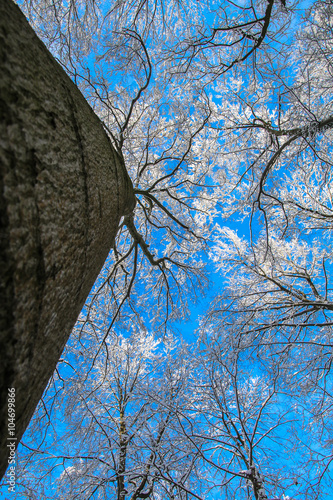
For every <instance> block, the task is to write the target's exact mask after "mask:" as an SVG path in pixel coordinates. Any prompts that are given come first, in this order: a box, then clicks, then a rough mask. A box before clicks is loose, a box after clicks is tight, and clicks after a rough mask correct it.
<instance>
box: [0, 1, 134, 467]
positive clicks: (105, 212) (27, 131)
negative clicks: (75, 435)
mask: <svg viewBox="0 0 333 500" xmlns="http://www.w3.org/2000/svg"><path fill="white" fill-rule="evenodd" d="M0 74H1V79H0V96H1V97H0V162H1V163H0V169H1V171H0V174H1V175H0V182H1V185H0V189H1V196H0V209H1V233H0V273H1V282H0V309H1V315H0V328H1V330H0V357H1V361H0V384H1V390H0V436H1V443H0V446H1V454H0V456H1V459H0V461H1V463H0V473H1V476H2V475H3V473H4V471H5V469H6V467H7V454H8V453H7V450H8V448H7V447H6V442H7V391H8V389H9V388H15V391H16V403H15V404H16V408H15V410H16V437H17V438H18V440H19V439H20V438H21V436H22V434H23V432H24V430H25V428H26V427H27V425H28V423H29V420H30V418H31V416H32V414H33V412H34V409H35V407H36V405H37V403H38V401H39V399H40V398H41V396H42V393H43V390H44V389H45V387H46V385H47V382H48V380H49V378H50V376H51V375H52V373H53V371H54V369H55V366H56V363H57V361H58V359H59V357H60V355H61V352H62V350H63V348H64V345H65V343H66V341H67V339H68V337H69V334H70V332H71V329H72V328H73V325H74V323H75V320H76V318H77V316H78V314H79V313H80V310H81V308H82V306H83V304H84V302H85V299H86V297H87V295H88V293H89V291H90V289H91V287H92V285H93V283H94V281H95V279H96V277H97V275H98V273H99V271H100V269H101V267H102V265H103V263H104V261H105V259H106V257H107V255H108V252H109V250H110V248H111V246H112V243H113V241H114V238H115V235H116V232H117V229H118V225H119V221H120V218H121V216H123V215H125V214H127V213H129V212H130V211H131V210H132V209H133V207H134V195H133V189H132V184H131V182H130V180H129V177H128V175H127V173H126V169H125V166H124V163H123V161H122V159H121V157H120V156H119V155H118V154H117V152H116V151H115V150H114V148H113V147H112V145H111V143H110V141H109V139H108V137H107V135H106V134H105V132H104V130H103V126H102V124H101V122H100V120H99V119H98V118H97V117H96V115H95V114H94V112H93V111H92V109H91V108H90V106H89V105H88V103H87V102H86V101H85V99H84V97H83V96H82V94H81V93H80V91H79V90H78V89H77V87H76V86H75V85H74V84H73V83H72V82H71V80H70V79H69V77H68V76H67V75H66V73H65V72H64V71H63V69H62V68H61V67H60V65H59V64H58V63H57V62H56V61H55V59H54V58H53V57H52V56H51V54H50V53H49V52H48V50H47V49H46V47H45V46H44V45H43V43H42V42H41V41H40V40H39V39H38V38H37V36H36V35H35V33H34V32H33V30H32V29H31V27H30V26H29V24H28V22H27V20H26V19H25V17H24V16H23V14H22V13H21V11H20V10H19V8H18V7H17V6H16V5H15V4H14V3H13V2H12V1H11V0H0Z"/></svg>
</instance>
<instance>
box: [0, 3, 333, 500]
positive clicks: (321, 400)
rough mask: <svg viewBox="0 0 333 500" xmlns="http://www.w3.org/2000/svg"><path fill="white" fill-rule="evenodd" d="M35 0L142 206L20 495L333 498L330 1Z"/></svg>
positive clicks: (63, 366) (31, 435) (50, 411)
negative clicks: (185, 329) (187, 327)
mask: <svg viewBox="0 0 333 500" xmlns="http://www.w3.org/2000/svg"><path fill="white" fill-rule="evenodd" d="M21 4H22V8H23V9H24V10H25V12H26V15H27V16H28V19H29V21H30V22H31V24H32V25H33V27H34V29H35V30H36V32H37V33H38V35H39V36H40V37H41V38H42V40H43V41H44V43H46V45H47V46H48V47H49V49H50V50H51V52H52V53H53V54H54V56H55V57H56V58H58V60H59V61H60V62H61V64H63V66H64V68H65V69H66V71H67V72H68V74H69V75H70V76H71V77H72V79H73V81H74V82H75V83H76V84H77V85H78V87H79V88H80V89H81V91H82V93H83V94H84V96H85V97H86V99H87V100H88V102H89V103H90V104H91V106H92V107H93V109H94V111H95V112H96V114H97V115H98V116H99V117H100V118H101V120H102V122H103V124H104V127H105V130H106V131H107V133H108V135H109V137H110V139H111V141H112V143H113V145H114V147H115V148H116V149H117V151H118V153H119V155H121V156H122V157H123V159H124V162H125V165H126V168H127V171H128V173H129V175H130V177H131V179H132V182H133V185H134V191H135V196H136V207H135V209H134V210H133V212H132V213H131V214H129V215H126V216H125V217H124V218H123V219H122V221H121V224H120V228H119V231H118V235H117V238H116V241H115V245H114V248H113V249H112V252H111V253H110V255H109V257H108V259H107V261H106V263H105V266H104V268H103V270H102V272H101V274H100V276H99V278H98V280H97V282H96V283H95V286H94V288H93V290H92V292H91V294H90V296H89V298H88V301H87V303H86V305H85V307H84V309H83V310H82V312H81V315H80V317H79V320H78V322H77V324H76V327H75V329H74V331H73V334H72V337H71V340H70V342H69V344H68V346H67V348H66V350H65V353H64V355H63V357H62V359H61V360H60V362H59V365H58V369H57V372H56V373H55V375H54V377H53V379H52V380H51V381H50V384H49V388H48V390H47V391H46V393H45V394H44V397H43V400H42V402H41V404H40V406H39V408H38V410H37V412H36V414H35V418H34V420H33V422H32V424H31V428H30V431H28V433H27V435H26V436H25V437H24V439H23V443H22V445H21V448H20V451H19V462H18V468H19V481H18V484H17V498H32V499H35V498H36V499H39V498H43V499H44V498H55V497H56V498H66V499H75V498H80V499H88V498H92V499H99V498H100V499H102V498H115V499H117V500H136V499H139V498H151V499H152V500H160V499H166V500H169V499H170V500H171V499H172V500H173V499H174V500H176V499H179V500H183V499H184V500H185V499H186V500H187V499H192V498H193V499H194V498H197V499H207V500H213V499H215V498H220V499H231V500H233V499H234V500H237V499H243V498H244V499H245V498H248V499H255V500H272V499H279V500H282V499H283V500H296V499H300V500H306V499H311V500H313V499H318V500H319V499H324V498H325V499H327V498H331V496H330V495H332V493H331V485H332V479H333V478H332V474H333V469H332V467H333V466H332V461H333V455H332V449H331V447H332V446H331V445H332V438H331V436H332V407H333V406H332V374H331V363H332V354H333V352H332V326H333V322H332V319H333V318H332V310H333V301H332V286H331V281H332V279H331V278H332V271H333V269H332V218H333V206H332V139H333V130H332V129H333V99H332V97H333V95H332V94H333V92H332V90H333V88H332V76H333V42H332V40H333V35H332V33H333V5H332V2H331V1H329V0H327V1H326V0H323V1H318V2H288V0H287V1H286V2H284V1H283V0H268V1H261V0H245V1H240V2H232V1H226V2H215V1H212V0H210V1H206V2H196V1H194V0H193V1H192V0H189V1H186V2H183V1H180V0H174V1H173V0H171V1H170V2H163V0H160V1H157V0H155V1H152V2H149V1H148V0H143V1H140V2H131V1H129V0H119V1H117V2H105V1H103V0H94V1H90V0H82V1H76V0H71V1H68V2H67V1H66V2H65V1H62V0H59V1H51V0H50V1H48V0H43V1H42V0H31V1H26V2H22V3H21ZM205 294H206V296H207V297H208V298H207V299H206V302H205V301H204V299H202V297H203V296H204V295H205ZM195 299H197V300H199V301H200V300H201V303H200V304H201V306H200V307H201V313H200V317H199V318H198V321H197V323H196V325H195V326H194V327H193V333H192V335H191V336H187V337H186V336H185V335H182V325H183V324H184V322H185V320H186V319H188V317H189V316H190V315H191V312H192V307H193V306H192V304H193V301H194V300H195ZM208 300H209V301H210V302H209V304H207V302H208ZM206 305H207V307H206ZM194 330H195V331H194ZM60 422H61V423H60ZM3 487H4V486H3Z"/></svg>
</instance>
